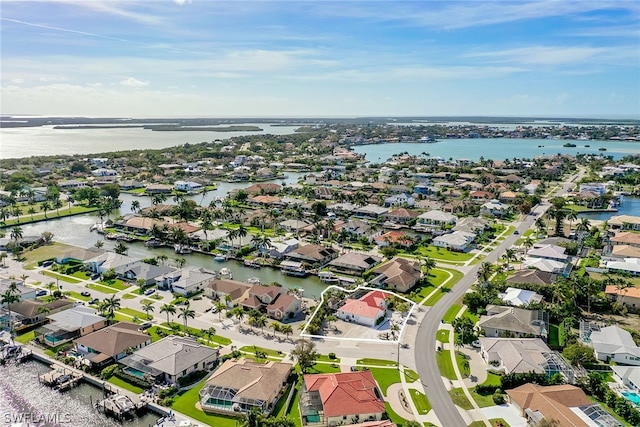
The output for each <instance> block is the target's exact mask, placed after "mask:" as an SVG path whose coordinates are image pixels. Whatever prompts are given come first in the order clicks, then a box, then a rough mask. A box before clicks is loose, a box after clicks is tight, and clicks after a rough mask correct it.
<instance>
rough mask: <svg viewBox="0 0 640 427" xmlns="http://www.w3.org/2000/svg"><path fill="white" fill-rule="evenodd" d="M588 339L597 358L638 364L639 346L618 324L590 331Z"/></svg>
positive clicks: (619, 362)
mask: <svg viewBox="0 0 640 427" xmlns="http://www.w3.org/2000/svg"><path fill="white" fill-rule="evenodd" d="M589 341H590V342H591V345H592V346H593V350H594V352H595V355H596V358H597V359H598V360H602V361H605V362H609V361H613V362H616V363H618V364H623V365H635V366H640V347H638V346H637V345H636V343H635V342H634V341H633V338H632V337H631V334H630V333H629V332H627V331H625V330H624V329H622V328H619V327H618V326H607V327H604V328H602V329H600V330H599V331H592V332H591V336H590V337H589Z"/></svg>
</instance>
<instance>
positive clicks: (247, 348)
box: [212, 339, 284, 359]
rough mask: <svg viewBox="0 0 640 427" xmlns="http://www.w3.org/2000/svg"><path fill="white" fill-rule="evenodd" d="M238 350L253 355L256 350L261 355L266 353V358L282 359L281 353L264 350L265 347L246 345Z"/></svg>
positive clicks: (268, 349)
mask: <svg viewBox="0 0 640 427" xmlns="http://www.w3.org/2000/svg"><path fill="white" fill-rule="evenodd" d="M212 341H213V339H212ZM238 350H240V351H242V352H245V353H251V354H254V353H255V352H256V350H258V351H261V352H263V353H266V355H267V356H271V357H277V358H281V359H282V358H283V357H284V353H282V352H281V351H278V350H272V349H270V348H265V347H257V346H253V345H246V346H244V347H240V348H239V349H238Z"/></svg>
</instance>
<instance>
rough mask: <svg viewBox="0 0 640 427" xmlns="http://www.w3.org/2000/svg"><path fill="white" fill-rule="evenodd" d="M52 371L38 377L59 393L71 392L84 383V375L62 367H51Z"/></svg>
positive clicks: (42, 382)
mask: <svg viewBox="0 0 640 427" xmlns="http://www.w3.org/2000/svg"><path fill="white" fill-rule="evenodd" d="M51 369H52V370H51V371H49V372H47V373H46V374H42V375H40V376H39V377H38V381H40V383H41V384H44V385H46V386H48V387H51V388H53V389H54V390H58V391H65V390H69V389H70V388H72V387H75V386H76V385H78V383H80V381H82V374H80V373H78V372H76V371H72V370H70V369H67V368H65V367H64V366H60V365H55V364H54V365H51Z"/></svg>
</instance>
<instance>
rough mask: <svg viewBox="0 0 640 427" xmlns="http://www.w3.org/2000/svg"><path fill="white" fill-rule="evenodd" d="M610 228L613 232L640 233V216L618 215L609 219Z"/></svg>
mask: <svg viewBox="0 0 640 427" xmlns="http://www.w3.org/2000/svg"><path fill="white" fill-rule="evenodd" d="M609 226H610V227H611V229H612V230H635V231H640V216H637V215H616V216H612V217H611V218H610V219H609Z"/></svg>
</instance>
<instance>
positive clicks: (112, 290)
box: [86, 283, 118, 294]
mask: <svg viewBox="0 0 640 427" xmlns="http://www.w3.org/2000/svg"><path fill="white" fill-rule="evenodd" d="M86 286H87V288H89V289H93V290H94V291H98V292H102V293H103V294H117V293H118V290H117V289H115V288H110V287H108V286H102V285H96V284H95V283H89V284H88V285H86Z"/></svg>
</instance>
